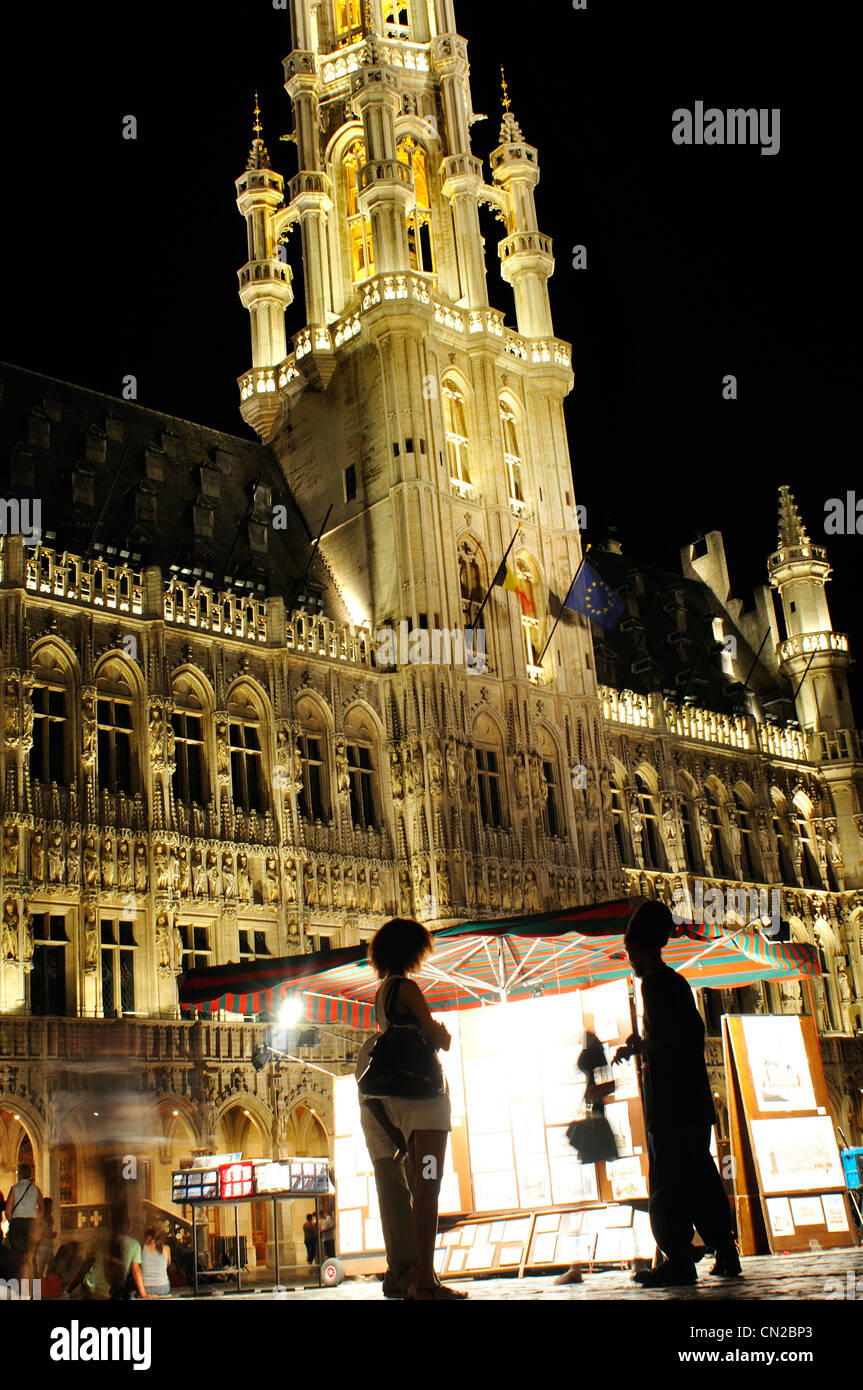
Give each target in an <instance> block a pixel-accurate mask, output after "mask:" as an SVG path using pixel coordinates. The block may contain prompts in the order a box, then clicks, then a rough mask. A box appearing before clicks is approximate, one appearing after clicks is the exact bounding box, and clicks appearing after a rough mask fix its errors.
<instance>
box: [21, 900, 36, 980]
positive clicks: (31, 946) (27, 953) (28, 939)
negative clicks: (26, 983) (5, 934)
mask: <svg viewBox="0 0 863 1390" xmlns="http://www.w3.org/2000/svg"><path fill="white" fill-rule="evenodd" d="M35 949H36V942H35V939H34V936H33V918H32V917H31V916H30V913H29V912H28V911H27V910H26V909H25V912H24V953H23V955H22V957H21V963H22V965H23V966H24V970H25V971H26V973H27V974H28V975H29V973H30V971H31V970H32V969H33V952H34V950H35Z"/></svg>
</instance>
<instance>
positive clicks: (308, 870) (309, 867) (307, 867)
mask: <svg viewBox="0 0 863 1390" xmlns="http://www.w3.org/2000/svg"><path fill="white" fill-rule="evenodd" d="M303 898H304V899H305V903H306V906H307V907H315V906H316V905H317V901H318V885H317V879H316V878H315V866H314V864H309V863H306V864H304V865H303Z"/></svg>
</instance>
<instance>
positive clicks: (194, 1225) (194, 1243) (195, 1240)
mask: <svg viewBox="0 0 863 1390" xmlns="http://www.w3.org/2000/svg"><path fill="white" fill-rule="evenodd" d="M192 1259H193V1261H194V1265H195V1276H194V1286H195V1297H196V1298H197V1297H198V1222H197V1217H196V1213H195V1207H194V1203H193V1204H192Z"/></svg>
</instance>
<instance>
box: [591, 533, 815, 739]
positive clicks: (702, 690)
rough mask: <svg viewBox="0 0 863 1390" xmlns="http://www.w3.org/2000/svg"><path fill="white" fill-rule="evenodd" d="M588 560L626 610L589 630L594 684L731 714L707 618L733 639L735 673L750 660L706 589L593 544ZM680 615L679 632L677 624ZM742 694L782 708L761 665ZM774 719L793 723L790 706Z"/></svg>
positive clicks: (734, 693)
mask: <svg viewBox="0 0 863 1390" xmlns="http://www.w3.org/2000/svg"><path fill="white" fill-rule="evenodd" d="M588 559H589V562H590V563H592V564H593V565H594V568H595V569H596V570H597V572H598V573H599V574H601V575H602V578H603V579H604V580H605V581H606V583H608V584H610V585H611V587H612V588H613V589H614V590H616V592H617V593H619V594H620V596H621V598H623V599H624V600H625V602H626V605H627V609H628V612H627V615H626V617H624V618H623V620H622V621H621V624H620V626H619V627H616V628H614V629H612V630H611V631H609V632H607V633H602V632H601V631H600V630H599V629H598V628H597V629H595V631H594V647H595V651H596V663H597V678H598V680H599V681H600V682H601V683H602V684H603V685H610V686H614V687H617V688H622V687H625V688H627V689H630V690H635V691H638V692H640V693H642V694H647V693H649V692H650V691H652V690H663V691H665V692H666V693H668V694H670V695H672V696H673V698H674V699H675V700H676V701H677V703H678V704H679V703H680V701H681V700H682V699H683V697H684V695H686V694H689V695H690V696H692V697H693V698H694V700H695V703H696V704H698V705H699V706H701V707H702V708H705V709H712V710H716V711H718V712H722V713H726V714H731V713H732V712H733V710H734V707H735V705H736V704H737V703H738V702H739V700H740V696H741V688H740V685H739V684H732V683H731V679H730V677H729V676H728V675H726V674H725V672H724V671H723V669H722V660H721V656H722V647H721V645H720V643H718V642H717V641H716V640H715V638H714V636H713V628H712V619H713V618H719V617H721V618H722V619H723V631H724V632H725V635H726V637H732V636H733V637H735V638H736V640H737V648H738V660H737V662H736V669H737V670H738V671H740V672H742V673H743V674H745V673H746V672H747V671H748V670H749V668H750V667H751V665H752V663H753V661H754V660H755V655H756V654H755V652H754V651H753V650H751V648H750V646H749V644H748V642H747V640H746V638H745V637H744V636H743V634H742V633H741V632H740V631H739V629H738V628H736V627H735V625H734V623H733V621H732V620H731V618H730V616H729V614H728V612H727V610H725V609H723V608H722V607H721V606H720V604H719V602H718V600H717V599H716V597H715V596H714V594H713V593H712V592H711V590H710V589H709V588H708V587H707V585H706V584H702V583H701V582H700V581H698V580H695V579H688V578H684V576H683V575H681V574H671V573H669V572H668V571H667V570H661V569H657V568H655V567H654V566H653V565H647V564H644V563H643V562H642V561H641V560H636V559H634V558H633V557H632V556H630V555H623V554H617V553H615V552H614V551H612V550H605V549H602V548H599V547H597V546H594V547H593V548H592V549H591V552H590V555H589V557H588ZM639 577H640V578H639ZM639 589H643V592H639ZM681 610H682V612H683V613H684V614H685V627H684V628H683V629H682V630H681V629H680V628H679V627H678V622H677V615H678V611H681ZM749 688H750V689H751V690H752V691H753V692H754V693H755V694H756V695H757V696H758V698H759V699H760V700H761V701H762V702H765V701H772V700H780V701H783V702H785V701H789V702H790V696H791V690H790V688H789V686H788V685H787V683H785V682H781V681H780V680H779V679H777V676H776V674H775V672H774V671H773V670H771V669H770V667H769V666H767V665H766V664H765V662H764V661H763V659H762V660H759V662H758V663H757V665H756V666H755V669H754V671H753V672H752V674H751V676H750V677H749ZM774 713H776V714H777V715H781V717H783V718H786V717H787V718H793V717H794V710H793V708H790V705H789V707H787V708H779V707H776V708H775V709H774Z"/></svg>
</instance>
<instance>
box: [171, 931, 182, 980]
mask: <svg viewBox="0 0 863 1390" xmlns="http://www.w3.org/2000/svg"><path fill="white" fill-rule="evenodd" d="M171 935H172V937H173V941H174V969H175V971H176V972H177V974H178V975H179V974H180V973H181V971H182V969H183V933H182V932H181V931H180V928H179V927H178V926H177V924H176V922H175V923H174V930H173V932H172V933H171Z"/></svg>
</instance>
